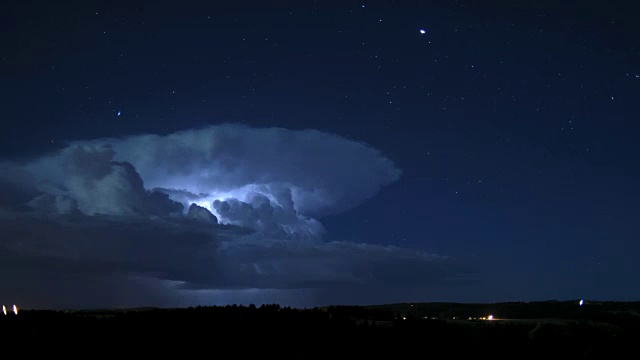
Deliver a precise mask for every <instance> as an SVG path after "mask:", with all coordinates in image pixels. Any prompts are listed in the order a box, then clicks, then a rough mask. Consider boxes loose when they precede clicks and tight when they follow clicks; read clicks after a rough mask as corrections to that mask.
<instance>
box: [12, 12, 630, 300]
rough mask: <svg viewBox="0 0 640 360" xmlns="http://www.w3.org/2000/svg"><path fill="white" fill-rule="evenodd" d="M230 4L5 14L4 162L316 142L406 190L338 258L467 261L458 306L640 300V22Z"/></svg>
mask: <svg viewBox="0 0 640 360" xmlns="http://www.w3.org/2000/svg"><path fill="white" fill-rule="evenodd" d="M225 3H227V2H225ZM229 3H230V2H229ZM233 3H234V5H233V6H230V5H228V4H225V5H222V2H218V1H213V2H207V3H206V4H205V2H202V3H201V4H199V3H192V2H178V3H176V2H166V3H144V2H139V1H132V2H126V3H119V4H115V3H112V2H92V1H85V2H80V3H75V4H73V3H65V4H63V5H61V4H57V3H56V4H53V3H48V2H42V3H35V2H31V3H29V2H27V3H24V2H20V3H19V4H18V3H14V4H9V5H8V9H6V8H5V10H3V11H2V15H0V24H1V25H0V27H1V30H2V31H1V35H0V36H1V37H0V39H1V42H2V49H1V50H0V51H1V54H2V58H1V63H0V66H1V67H0V78H2V81H1V83H2V86H1V87H0V91H1V92H0V99H1V100H0V101H1V104H2V115H1V117H2V123H3V125H4V126H3V127H4V131H2V132H1V133H0V156H1V157H2V158H4V159H21V158H28V157H32V156H40V155H42V154H45V153H48V152H50V151H53V150H57V149H60V148H62V147H64V146H65V145H66V143H67V142H68V141H72V140H83V139H94V138H104V137H113V136H125V135H137V134H142V133H156V134H169V133H172V132H175V131H180V130H184V129H191V128H199V127H203V126H207V125H211V124H221V123H228V122H230V123H241V124H244V125H247V126H250V127H257V128H262V127H283V128H287V129H294V130H295V129H300V130H302V129H307V128H312V129H318V130H320V131H323V132H328V133H333V134H337V135H339V136H342V137H345V138H347V139H350V140H354V141H358V142H364V143H366V144H368V145H370V146H371V147H373V148H376V149H379V150H380V151H381V152H382V153H383V154H384V155H385V156H386V157H388V158H389V159H391V160H392V161H393V162H394V163H395V164H396V166H397V167H398V168H400V169H401V170H402V172H403V175H402V177H401V178H400V179H399V180H398V181H397V182H394V183H392V184H391V185H389V186H387V187H384V188H383V189H382V190H381V191H380V192H379V193H378V194H377V195H376V196H374V197H372V198H370V199H368V200H366V201H365V202H364V203H362V204H361V205H359V206H357V207H355V208H353V209H351V210H348V211H346V212H343V213H339V214H334V215H331V216H327V217H324V218H321V219H320V221H321V222H322V223H323V224H324V226H325V227H326V229H327V232H328V234H330V236H329V238H330V239H332V240H339V241H355V242H366V243H371V244H379V245H395V246H399V247H403V248H411V249H416V250H420V251H426V252H429V253H436V254H441V255H447V256H451V257H455V258H457V259H461V260H462V261H463V262H464V263H465V264H466V266H469V267H470V268H471V269H473V270H472V271H473V272H474V274H475V275H474V277H477V278H478V284H481V286H480V285H478V287H477V288H474V289H475V290H473V291H472V292H471V291H470V292H468V293H467V292H465V290H464V289H462V288H459V289H456V290H452V292H451V296H450V297H451V299H452V300H464V301H501V300H511V299H517V298H521V299H524V300H527V299H549V298H573V297H581V296H591V297H598V298H602V299H604V298H609V299H636V300H637V299H638V297H639V296H640V292H639V291H640V290H639V288H638V287H637V285H636V280H637V278H638V276H639V275H640V267H639V265H638V264H640V258H639V257H638V254H640V245H639V244H638V239H639V236H638V235H639V233H638V228H637V225H636V223H635V220H637V219H638V216H639V215H640V209H639V207H638V201H639V200H640V190H639V188H638V183H639V182H638V180H639V176H640V170H639V169H640V168H639V167H638V160H637V159H638V155H639V152H638V150H637V145H636V144H637V140H636V139H637V138H638V133H639V131H640V125H639V123H638V119H640V111H639V110H638V105H637V99H639V98H640V97H639V95H640V31H639V30H640V26H639V25H638V22H637V21H636V17H635V15H634V14H635V13H636V12H635V10H637V9H634V8H632V7H631V5H629V4H627V5H625V6H626V7H625V6H622V5H621V4H623V3H622V2H621V3H620V4H618V5H614V4H613V3H611V2H604V1H603V2H600V3H595V2H577V1H575V2H574V1H571V2H564V5H558V4H556V3H557V2H552V1H542V2H527V3H529V4H527V5H514V3H512V2H496V1H482V2H480V1H422V2H421V1H385V2H371V1H358V2H353V1H344V2H340V3H339V5H338V3H337V2H323V1H316V2H313V1H295V2H293V1H292V2H288V1H280V2H274V5H270V6H267V5H265V4H264V3H263V2H251V1H238V2H233ZM519 3H524V2H518V4H519ZM420 29H424V30H426V33H425V34H421V33H420V31H419V30H420ZM118 113H120V115H118ZM493 279H495V283H494V281H493ZM492 284H493V285H492ZM528 284H531V287H529V286H528ZM567 284H571V286H570V287H569V288H568V287H567ZM482 289H485V290H482ZM426 300H429V299H426Z"/></svg>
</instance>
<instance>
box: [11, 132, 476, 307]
mask: <svg viewBox="0 0 640 360" xmlns="http://www.w3.org/2000/svg"><path fill="white" fill-rule="evenodd" d="M338 155H339V156H338ZM3 166H4V167H5V168H7V169H12V170H14V171H13V172H12V173H11V174H13V175H11V176H8V175H6V174H7V173H5V174H4V175H3V176H2V177H0V195H2V196H0V200H1V202H0V206H1V211H0V228H1V229H2V230H3V235H2V238H0V264H2V269H1V271H0V284H1V285H0V288H2V289H3V291H1V292H0V294H1V296H0V297H1V298H0V301H4V302H8V303H11V302H18V301H19V302H20V303H21V304H23V306H34V307H79V306H82V307H86V306H92V307H93V306H140V305H157V306H170V305H180V304H185V303H189V302H190V301H195V299H197V300H198V301H201V302H203V303H212V302H213V303H215V302H216V301H215V299H214V298H215V296H216V295H215V294H222V293H224V294H225V295H224V296H231V295H230V294H233V293H235V294H236V295H237V296H239V297H240V298H241V297H242V296H245V295H246V297H245V299H253V298H254V297H255V296H256V293H255V292H256V291H257V292H260V293H261V294H263V295H264V296H267V297H269V296H271V298H272V299H274V300H275V299H280V297H281V296H284V295H283V294H289V295H291V296H294V295H292V294H294V293H295V294H298V295H295V296H300V297H299V298H298V299H299V300H300V301H302V302H304V301H306V302H307V303H309V304H310V305H311V304H312V303H313V300H311V299H312V298H313V297H314V296H316V297H318V298H319V299H320V298H330V297H331V296H329V295H328V294H334V295H335V294H339V293H341V292H343V293H344V292H345V291H353V289H357V288H362V289H376V288H380V289H382V288H389V287H397V288H425V287H434V286H436V287H437V286H442V285H443V284H447V283H449V282H451V281H457V279H458V276H459V275H460V274H462V273H464V271H462V268H460V267H459V266H458V264H456V262H455V261H453V260H452V259H449V258H445V257H441V256H436V255H432V254H427V253H424V252H418V251H413V250H410V249H402V248H398V247H392V246H380V245H370V244H366V243H356V242H335V241H331V240H330V238H331V237H330V235H328V236H324V237H323V235H324V234H325V230H324V228H323V226H322V224H321V223H320V221H319V220H318V219H316V218H313V217H311V214H316V215H317V214H324V213H333V212H339V211H342V210H344V209H347V208H349V207H353V206H356V205H357V204H358V203H359V202H360V201H362V200H364V199H365V198H367V197H370V196H373V195H374V194H375V193H376V192H377V191H378V189H379V188H380V187H381V186H384V185H387V184H389V183H391V182H393V181H394V180H396V179H397V178H398V176H399V174H400V171H399V170H397V169H396V168H395V167H394V166H393V164H392V163H391V162H390V161H389V160H388V159H386V158H384V157H383V156H381V155H380V153H379V152H377V151H376V150H374V149H372V148H370V147H368V146H367V145H364V144H360V143H356V142H352V141H349V140H346V139H342V138H339V137H336V136H333V135H329V134H324V133H320V132H317V131H313V130H306V131H298V132H294V131H289V130H284V129H249V128H244V127H237V126H221V127H212V128H208V129H203V130H193V131H186V132H181V133H176V134H171V135H168V136H165V137H160V136H155V135H146V136H137V137H131V138H125V139H118V140H104V139H103V140H96V141H87V142H78V143H74V144H70V145H69V146H68V147H66V148H64V149H62V150H60V151H59V152H57V153H55V154H50V155H47V156H44V157H41V158H39V159H35V160H32V161H28V162H26V163H24V164H17V163H10V162H9V163H5V164H4V165H3ZM147 182H150V183H151V185H149V184H148V183H147ZM360 240H362V239H360ZM347 289H349V290H347ZM206 294H209V295H206ZM242 294H244V295H242ZM265 294H266V295H265ZM203 296H205V297H206V296H211V297H212V298H209V299H208V300H207V299H205V298H203ZM12 299H13V300H12ZM301 299H303V300H301ZM205 300H206V301H205ZM265 301H266V302H269V300H268V299H267V298H265ZM236 302H243V301H236ZM279 302H280V301H279Z"/></svg>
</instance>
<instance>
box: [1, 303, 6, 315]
mask: <svg viewBox="0 0 640 360" xmlns="http://www.w3.org/2000/svg"><path fill="white" fill-rule="evenodd" d="M2 312H3V313H4V314H5V315H7V308H6V307H5V306H4V305H2Z"/></svg>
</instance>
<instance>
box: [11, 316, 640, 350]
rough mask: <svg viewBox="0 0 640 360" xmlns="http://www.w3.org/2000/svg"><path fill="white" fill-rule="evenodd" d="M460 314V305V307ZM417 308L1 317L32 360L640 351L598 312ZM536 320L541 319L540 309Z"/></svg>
mask: <svg viewBox="0 0 640 360" xmlns="http://www.w3.org/2000/svg"><path fill="white" fill-rule="evenodd" d="M451 306H453V305H451ZM412 308H415V306H408V307H405V308H403V307H399V306H394V305H390V306H386V307H385V306H380V307H364V306H329V307H325V308H312V309H294V308H290V307H281V306H279V305H277V304H268V305H262V306H259V307H257V306H254V305H249V306H241V305H229V306H207V307H203V306H198V307H191V308H178V309H123V310H91V311H51V310H24V311H21V312H20V314H19V315H14V316H2V317H0V341H1V342H2V343H3V344H12V345H13V346H19V348H20V349H22V350H21V351H24V352H26V353H33V352H42V351H44V352H47V353H48V354H49V355H51V354H54V353H57V352H62V353H69V352H76V351H79V350H81V349H90V353H87V354H93V355H97V354H101V355H107V354H112V355H118V354H120V355H122V354H129V352H130V351H134V350H133V349H135V351H138V352H140V353H141V354H146V355H152V354H165V355H167V354H169V353H172V352H174V353H176V354H182V355H184V354H187V353H189V354H196V353H197V354H199V353H201V352H203V351H204V352H206V353H208V354H209V355H208V356H213V357H214V358H215V357H221V358H227V357H231V356H232V357H240V358H242V357H244V356H256V355H261V356H265V355H275V356H278V357H280V358H321V357H322V358H326V357H327V356H340V357H347V356H349V357H358V358H362V357H370V356H375V357H376V358H378V357H387V356H388V357H392V358H416V357H417V356H419V357H421V358H424V357H427V358H428V357H443V356H448V357H451V356H455V357H459V356H483V354H486V353H489V354H491V357H494V358H495V357H519V358H537V357H541V356H550V355H554V356H562V357H569V358H576V357H579V358H583V357H593V358H595V357H600V356H605V357H608V358H610V357H612V356H615V355H616V354H622V353H623V352H624V351H626V350H628V349H632V348H633V346H635V342H636V341H637V340H638V339H640V319H639V317H638V316H637V315H634V314H632V313H628V312H624V313H609V312H602V311H600V312H598V311H595V312H593V313H592V314H591V315H589V314H587V315H589V316H585V317H583V318H577V317H573V316H572V318H570V319H565V320H564V321H562V320H558V319H556V320H553V321H547V322H545V321H538V322H518V321H482V322H472V321H467V322H464V321H451V319H444V318H436V319H432V318H431V317H427V318H426V319H425V318H424V317H420V316H417V315H416V314H417V312H416V313H413V314H412V313H411V309H412ZM534 313H535V311H534Z"/></svg>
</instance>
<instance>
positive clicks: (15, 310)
mask: <svg viewBox="0 0 640 360" xmlns="http://www.w3.org/2000/svg"><path fill="white" fill-rule="evenodd" d="M3 307H4V306H3ZM13 313H14V314H16V315H18V307H17V306H16V305H15V304H14V305H13Z"/></svg>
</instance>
